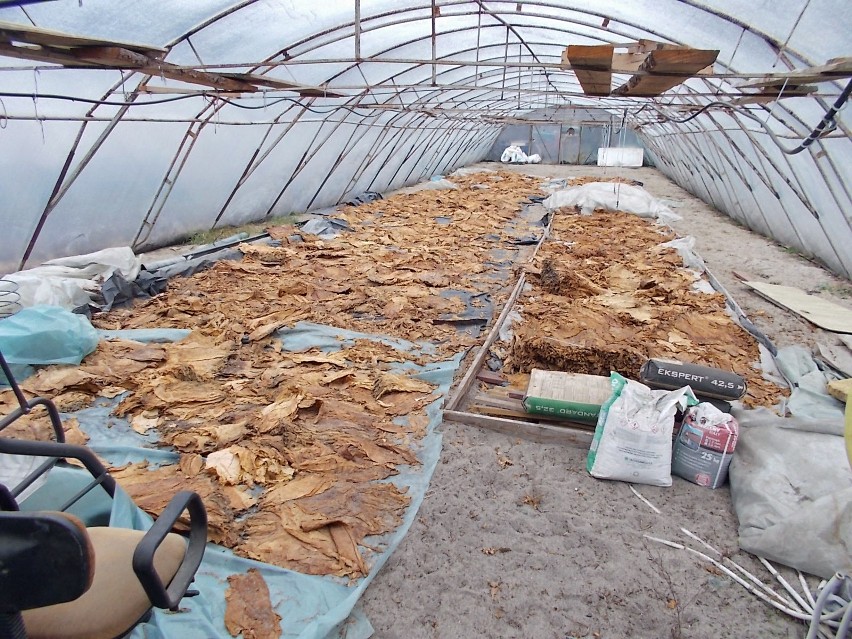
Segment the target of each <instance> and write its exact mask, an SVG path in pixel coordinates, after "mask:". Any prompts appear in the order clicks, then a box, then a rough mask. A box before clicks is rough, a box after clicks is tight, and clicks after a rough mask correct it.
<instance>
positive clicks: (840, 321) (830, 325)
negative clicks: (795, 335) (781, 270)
mask: <svg viewBox="0 0 852 639" xmlns="http://www.w3.org/2000/svg"><path fill="white" fill-rule="evenodd" d="M745 285H746V286H748V287H749V288H750V289H752V290H753V291H755V292H756V293H757V294H759V295H760V296H761V297H764V298H766V299H767V300H769V301H770V302H772V303H774V304H776V305H778V306H781V307H782V308H786V309H787V310H789V311H792V312H794V313H796V314H797V315H800V316H802V317H804V318H805V319H806V320H808V321H809V322H811V323H812V324H816V325H817V326H819V327H820V328H823V329H825V330H827V331H832V332H835V333H852V310H849V309H848V308H845V307H843V306H840V305H839V304H835V303H834V302H829V301H828V300H824V299H822V298H821V297H817V296H816V295H808V294H807V293H806V292H805V291H803V290H802V289H800V288H795V287H793V286H778V285H776V284H766V283H764V282H745Z"/></svg>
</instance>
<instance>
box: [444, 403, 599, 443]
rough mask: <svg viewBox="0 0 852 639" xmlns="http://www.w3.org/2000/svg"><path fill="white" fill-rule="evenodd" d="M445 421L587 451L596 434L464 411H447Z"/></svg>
mask: <svg viewBox="0 0 852 639" xmlns="http://www.w3.org/2000/svg"><path fill="white" fill-rule="evenodd" d="M444 420H445V421H452V422H458V423H460V424H467V425H469V426H478V427H479V428H486V429H488V430H493V431H496V432H498V433H503V434H504V435H510V436H512V437H520V438H521V439H526V440H528V441H534V442H538V443H540V444H563V445H566V446H574V447H575V448H583V449H587V448H589V446H591V444H592V437H593V436H594V433H593V432H591V431H583V430H580V429H578V428H572V427H571V426H551V425H550V424H533V423H530V422H522V421H516V420H513V419H504V418H502V417H490V416H488V415H475V414H473V413H466V412H462V411H454V410H445V411H444Z"/></svg>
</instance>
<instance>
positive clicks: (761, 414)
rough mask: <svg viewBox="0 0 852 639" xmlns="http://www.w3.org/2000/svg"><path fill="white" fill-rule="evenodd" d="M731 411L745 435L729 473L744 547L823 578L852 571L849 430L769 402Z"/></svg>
mask: <svg viewBox="0 0 852 639" xmlns="http://www.w3.org/2000/svg"><path fill="white" fill-rule="evenodd" d="M733 412H734V416H735V417H736V418H737V420H738V421H739V423H740V439H739V441H738V442H737V452H736V454H735V455H734V458H733V461H732V462H731V468H730V475H729V479H730V484H731V502H732V503H733V506H734V511H736V513H737V519H739V522H740V527H739V542H740V547H741V548H742V549H743V550H745V551H748V552H751V553H754V554H755V555H759V556H761V557H766V558H767V559H769V560H771V561H777V562H779V563H782V564H785V565H787V566H792V567H793V568H797V569H799V570H802V571H804V572H807V573H810V574H812V575H818V576H820V577H822V578H824V579H828V578H830V577H831V576H832V575H833V574H834V573H835V572H843V573H846V574H852V554H850V547H852V468H850V466H849V460H848V459H847V456H846V447H845V445H844V441H843V435H842V434H839V435H833V434H830V433H826V432H814V427H815V426H817V427H818V422H812V421H808V420H803V419H800V418H795V417H788V418H786V419H785V418H782V417H778V416H777V415H775V414H774V413H772V412H771V411H769V410H767V409H765V408H761V409H758V410H737V409H734V411H733ZM838 425H841V426H842V422H840V423H839V424H838ZM822 430H825V429H824V428H822Z"/></svg>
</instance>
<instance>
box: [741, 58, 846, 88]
mask: <svg viewBox="0 0 852 639" xmlns="http://www.w3.org/2000/svg"><path fill="white" fill-rule="evenodd" d="M848 77H852V58H835V59H833V60H829V61H828V63H827V64H824V65H822V66H819V67H806V68H804V69H799V70H797V71H790V72H788V73H773V74H772V75H766V76H764V77H762V78H755V79H754V80H748V81H746V82H742V83H740V84H738V85H737V88H739V89H746V88H749V89H751V88H759V89H763V88H774V89H776V90H780V89H781V87H783V86H784V85H785V84H786V85H787V88H788V89H789V88H790V87H793V86H800V85H802V84H806V83H808V82H831V81H833V80H838V79H840V78H848Z"/></svg>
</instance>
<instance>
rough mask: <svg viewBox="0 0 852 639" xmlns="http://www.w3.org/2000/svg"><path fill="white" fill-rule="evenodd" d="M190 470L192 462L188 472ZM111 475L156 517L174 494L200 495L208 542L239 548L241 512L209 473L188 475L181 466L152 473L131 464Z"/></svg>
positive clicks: (180, 523)
mask: <svg viewBox="0 0 852 639" xmlns="http://www.w3.org/2000/svg"><path fill="white" fill-rule="evenodd" d="M182 465H183V466H184V467H186V466H187V464H182ZM190 468H191V462H190V464H189V467H188V470H189V469H190ZM110 474H111V475H112V476H113V477H114V478H115V479H116V481H118V483H119V484H120V485H121V487H122V488H123V489H124V490H125V491H126V492H127V494H128V495H130V497H131V498H132V499H133V501H134V502H135V503H136V505H137V506H139V507H140V508H141V509H142V510H144V511H145V512H147V513H149V514H150V515H153V516H154V517H156V516H157V515H159V514H160V513H161V512H162V511H163V509H165V507H166V505H167V504H168V503H169V501H170V500H171V498H172V497H173V496H174V495H175V493H177V492H179V491H181V490H191V491H194V492H196V493H198V495H199V496H200V497H201V500H202V501H203V502H204V507H205V508H206V509H207V537H208V539H209V540H210V541H212V542H214V543H218V544H223V545H225V546H228V547H233V546H235V545H236V543H237V540H238V538H239V534H240V528H241V526H242V524H240V523H239V522H237V521H236V516H237V513H238V512H239V511H238V510H236V509H234V508H232V506H231V502H230V500H229V499H228V498H227V497H226V496H225V495H224V493H223V490H222V486H220V484H219V483H218V482H216V481H215V480H213V479H211V478H210V477H209V476H207V475H206V474H197V475H195V476H187V475H186V474H185V473H184V471H183V470H182V468H181V465H174V466H162V467H160V468H157V469H155V470H149V469H148V466H147V464H146V463H138V464H128V465H127V466H124V467H123V468H118V469H113V470H111V471H110ZM177 527H178V528H181V527H183V528H184V529H186V522H182V520H179V525H178V526H177Z"/></svg>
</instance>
